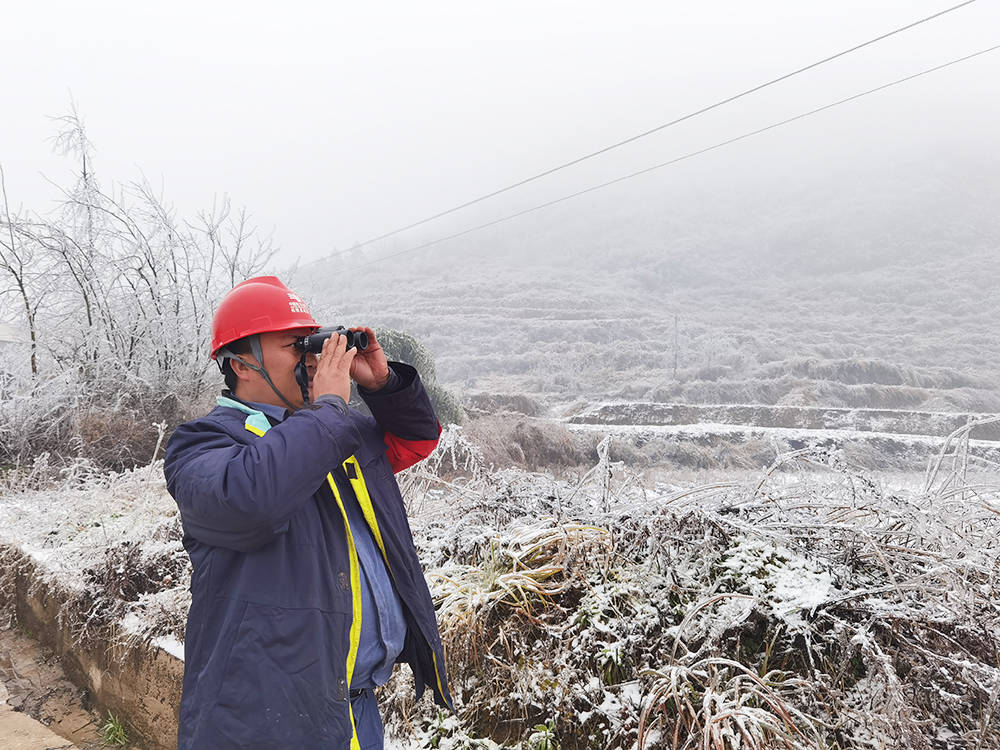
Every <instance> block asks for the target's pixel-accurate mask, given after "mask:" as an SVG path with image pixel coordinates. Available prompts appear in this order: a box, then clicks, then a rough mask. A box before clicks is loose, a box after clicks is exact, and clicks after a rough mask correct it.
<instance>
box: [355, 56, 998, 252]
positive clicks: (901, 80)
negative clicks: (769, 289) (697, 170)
mask: <svg viewBox="0 0 1000 750" xmlns="http://www.w3.org/2000/svg"><path fill="white" fill-rule="evenodd" d="M998 49H1000V44H998V45H995V46H993V47H989V48H987V49H984V50H980V51H979V52H973V53H972V54H971V55H966V56H965V57H960V58H958V59H956V60H952V61H950V62H946V63H943V64H941V65H936V66H934V67H933V68H927V69H926V70H922V71H920V72H919V73H913V74H912V75H908V76H906V77H904V78H899V79H897V80H895V81H891V82H890V83H885V84H883V85H881V86H877V87H875V88H873V89H868V90H867V91H862V92H861V93H860V94H854V95H853V96H849V97H847V98H846V99H840V100H839V101H835V102H832V103H830V104H826V105H824V106H822V107H817V108H816V109H811V110H809V111H808V112H803V113H802V114H799V115H795V116H794V117H789V118H788V119H786V120H781V121H780V122H775V123H772V124H771V125H767V126H765V127H763V128H759V129H757V130H753V131H751V132H749V133H744V134H743V135H738V136H736V137H735V138H730V139H729V140H726V141H722V142H721V143H716V144H715V145H714V146H708V147H707V148H702V149H699V150H698V151H692V152H691V153H688V154H684V155H683V156H678V157H677V158H675V159H670V160H669V161H665V162H661V163H660V164H654V165H653V166H651V167H646V168H645V169H640V170H639V171H637V172H631V173H629V174H626V175H623V176H621V177H616V178H615V179H613V180H608V181H607V182H602V183H601V184H599V185H594V186H592V187H589V188H585V189H584V190H579V191H577V192H575V193H571V194H570V195H564V196H563V197H561V198H556V199H555V200H550V201H547V202H545V203H540V204H538V205H537V206H532V207H531V208H526V209H524V210H522V211H518V212H517V213H513V214H509V215H507V216H504V217H501V218H499V219H494V220H493V221H488V222H486V223H485V224H479V225H478V226H475V227H471V228H469V229H464V230H462V231H461V232H455V233H454V234H449V235H448V236H446V237H440V238H438V239H436V240H431V241H430V242H424V243H423V244H421V245H417V246H416V247H411V248H407V249H406V250H400V251H399V252H396V253H391V254H390V255H384V256H382V257H380V258H375V259H373V260H371V261H369V262H367V263H361V264H358V265H356V266H353V268H355V269H357V268H365V267H366V266H371V265H375V264H376V263H381V262H382V261H384V260H389V259H390V258H398V257H399V256H400V255H406V254H408V253H415V252H417V251H418V250H424V249H426V248H429V247H433V246H434V245H439V244H440V243H442V242H447V241H448V240H454V239H457V238H459V237H464V236H465V235H467V234H472V233H473V232H478V231H480V230H483V229H487V228H489V227H493V226H496V225H497V224H503V223H504V222H508V221H511V220H513V219H517V218H519V217H521V216H525V215H526V214H530V213H534V212H536V211H541V210H542V209H543V208H549V207H550V206H555V205H556V204H559V203H564V202H566V201H568V200H572V199H573V198H579V197H580V196H581V195H586V194H587V193H593V192H595V191H597V190H601V189H603V188H606V187H610V186H611V185H617V184H618V183H619V182H625V180H631V179H632V178H633V177H639V176H640V175H644V174H648V173H649V172H653V171H655V170H657V169H663V168H664V167H669V166H671V165H673V164H678V163H679V162H682V161H687V160H688V159H692V158H694V157H696V156H700V155H702V154H707V153H708V152H709V151H715V150H716V149H720V148H722V147H723V146H729V145H731V144H733V143H737V142H739V141H744V140H746V139H748V138H752V137H754V136H757V135H760V134H761V133H766V132H768V131H769V130H774V129H775V128H780V127H782V126H783V125H788V124H789V123H793V122H796V121H798V120H802V119H805V118H806V117H811V116H813V115H816V114H819V113H820V112H825V111H826V110H828V109H833V108H834V107H839V106H840V105H842V104H847V103H848V102H853V101H855V100H856V99H860V98H862V97H865V96H869V95H871V94H875V93H877V92H879V91H885V90H886V89H888V88H892V87H893V86H898V85H900V84H902V83H906V82H907V81H912V80H914V79H916V78H920V77H921V76H925V75H928V74H930V73H935V72H937V71H939V70H944V69H945V68H950V67H951V66H952V65H958V64H959V63H962V62H966V61H967V60H972V59H973V58H976V57H979V56H981V55H985V54H987V53H989V52H995V51H996V50H998Z"/></svg>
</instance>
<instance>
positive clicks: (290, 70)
mask: <svg viewBox="0 0 1000 750" xmlns="http://www.w3.org/2000/svg"><path fill="white" fill-rule="evenodd" d="M954 4H956V2H949V0H945V1H944V2H941V1H940V0H938V1H937V2H929V1H927V0H918V1H915V2H878V3H872V2H859V1H856V0H845V2H841V3H835V4H831V3H824V4H819V3H802V2H777V1H772V2H761V3H753V4H750V3H737V2H715V3H710V4H700V5H698V6H692V5H691V4H688V3H664V2H648V3H627V2H626V3H616V4H614V5H613V6H612V5H611V4H607V3H598V2H548V3H528V2H505V3H495V4H490V5H486V4H478V3H460V2H450V3H440V2H433V3H420V4H414V3H400V2H389V3H380V4H360V5H359V4H356V3H355V4H347V3H334V4H328V5H326V6H322V7H320V6H316V5H315V4H313V3H286V4H284V5H283V6H282V8H281V11H280V13H279V14H275V9H274V6H273V5H265V4H263V3H245V2H241V3H233V2H224V3H223V2H215V3H193V2H187V1H185V2H175V3H171V4H169V5H162V6H160V7H159V8H157V9H156V10H150V9H149V8H148V7H144V6H142V5H138V4H134V3H108V2H95V3H90V4H80V3H69V2H47V1H45V0H43V1H41V2H38V3H34V4H27V3H20V4H18V6H17V7H7V8H5V12H4V21H3V25H2V27H0V56H2V57H0V60H2V65H3V69H4V73H5V75H4V78H5V84H6V85H5V87H4V98H3V117H2V120H0V165H2V166H3V168H4V170H5V172H6V182H7V191H8V194H9V197H10V200H11V202H12V208H16V207H17V206H23V207H25V208H26V209H30V210H35V211H39V212H45V211H46V210H49V209H51V207H52V206H53V205H54V201H55V200H56V199H57V198H58V192H57V190H56V189H55V188H54V187H53V186H52V185H50V184H49V183H48V182H47V181H46V179H45V178H49V179H51V180H54V181H56V182H57V183H60V184H67V183H68V175H69V169H70V168H71V166H72V165H70V164H69V163H68V162H67V161H66V160H64V159H63V158H61V157H58V156H57V155H54V154H53V153H52V150H51V141H50V139H51V136H52V135H53V134H54V133H55V125H54V124H53V123H52V122H51V121H50V120H49V119H48V118H49V117H51V116H56V115H60V114H64V113H65V112H67V111H68V109H69V103H70V97H71V96H72V99H73V100H74V101H75V102H76V105H77V107H78V110H79V112H80V114H81V115H82V117H83V119H84V121H85V123H86V125H87V129H88V134H89V136H90V139H91V140H92V141H93V143H94V145H95V146H96V149H97V153H96V168H97V174H98V178H99V179H101V180H102V181H103V183H104V185H105V187H108V186H109V184H110V183H112V182H127V181H131V180H135V179H138V178H140V177H141V176H142V175H145V177H146V178H147V179H149V180H150V181H151V182H152V183H153V184H154V185H156V186H157V187H162V191H163V195H164V197H165V198H166V199H167V200H168V201H169V202H171V203H173V204H174V205H175V206H176V207H177V209H178V211H179V213H180V214H181V215H182V216H187V217H191V216H193V214H194V213H195V212H196V211H198V210H202V209H206V208H208V207H210V206H211V204H212V201H213V199H214V198H215V197H217V196H222V195H224V194H227V195H229V196H230V197H231V198H232V200H233V202H234V204H236V205H245V206H247V208H248V209H249V210H250V212H251V214H252V215H253V217H254V218H255V220H256V223H257V224H258V225H259V226H260V227H261V228H262V229H263V230H265V231H270V230H273V233H274V239H275V241H276V242H277V243H278V244H279V245H280V246H281V247H282V248H283V250H282V254H281V256H280V260H283V261H285V262H290V261H292V260H293V259H295V258H297V257H299V258H301V259H302V260H304V261H305V260H311V259H314V258H317V257H320V256H322V255H324V254H325V253H328V252H330V251H331V250H332V249H334V248H345V247H348V246H350V245H351V244H352V243H354V242H358V241H363V240H366V239H368V238H370V237H372V236H375V235H378V234H381V233H383V232H386V231H388V230H390V229H394V228H396V227H397V226H401V225H403V224H407V223H409V222H411V221H414V220H417V219H420V218H423V217H424V216H425V215H428V214H431V213H435V212H436V211H438V210H441V209H442V208H447V207H450V206H451V205H453V204H455V203H460V202H463V201H465V200H468V199H469V198H471V197H475V196H476V195H479V194H481V193H484V192H489V191H490V190H492V189H495V188H497V187H499V186H501V185H504V184H507V183H509V182H512V181H516V180H518V179H520V178H523V177H525V176H527V175H528V174H531V173H534V172H537V171H540V170H542V169H545V168H547V167H550V166H553V165H555V164H558V163H560V162H563V161H566V160H568V159H571V158H574V157H576V156H578V155H581V154H583V153H586V152H589V151H592V150H594V149H596V148H600V147H601V146H604V145H606V144H608V143H610V142H613V141H616V140H619V139H621V138H624V137H627V136H629V135H632V134H634V133H636V132H639V131H642V130H646V129H648V128H650V127H654V126H656V125H657V124H659V123H662V122H665V121H667V120H670V119H673V118H675V117H678V116H680V115H683V114H686V113H687V112H689V111H692V110H695V109H698V108H700V107H702V106H705V105H706V104H709V103H711V102H714V101H716V100H718V99H721V98H724V97H726V96H729V95H731V94H733V93H736V92H738V91H740V90H743V89H746V88H749V87H751V86H753V85H756V84H759V83H761V82H763V81H765V80H768V79H770V78H773V77H776V76H778V75H780V74H783V73H785V72H788V71H790V70H792V69H794V68H797V67H800V66H802V65H805V64H807V63H810V62H813V61H815V60H817V59H819V58H821V57H824V56H826V55H829V54H832V53H834V52H838V51H840V50H841V49H844V48H846V47H849V46H852V45H854V44H857V43H859V42H862V41H865V40H867V39H869V38H871V37H873V36H876V35H878V34H881V33H884V32H886V31H889V30H891V29H893V28H896V27H898V26H901V25H904V24H906V23H909V22H912V21H915V20H917V19H918V18H921V17H923V16H926V15H929V14H931V13H933V12H935V11H938V10H942V9H944V8H946V7H949V6H950V5H954ZM997 43H1000V2H996V0H979V2H977V3H974V4H973V5H971V6H968V7H966V8H962V9H960V10H957V11H955V12H954V13H951V14H948V15H947V16H945V17H943V18H941V19H938V20H935V21H932V22H930V23H927V24H924V25H922V26H920V27H918V28H916V29H914V30H911V31H907V32H904V33H903V34H901V35H899V36H896V37H893V38H892V39H889V40H886V41H885V42H882V43H880V44H878V45H876V46H874V47H872V48H869V49H866V50H863V51H861V52H859V53H855V54H854V55H852V56H850V57H848V58H845V59H842V60H838V61H835V62H833V63H830V64H828V65H825V66H823V67H822V68H820V69H818V70H815V71H811V72H809V73H807V74H804V75H802V76H800V77H798V78H796V79H795V80H792V81H788V82H784V83H782V84H779V85H777V86H775V87H773V88H771V89H769V90H767V91H766V92H762V93H761V94H759V95H755V96H754V97H753V98H752V99H747V100H743V101H740V102H738V103H736V104H734V105H730V106H728V107H726V108H723V109H721V110H718V111H716V112H713V113H711V114H710V115H709V116H705V117H699V118H697V119H695V120H692V121H691V122H688V123H685V124H684V125H683V126H681V127H678V128H672V129H670V130H667V131H665V132H662V133H659V134H657V135H655V136H653V137H651V138H648V139H645V140H644V141H642V142H641V143H638V144H634V145H632V146H629V147H626V148H624V149H620V150H619V151H616V152H614V153H613V154H609V155H608V156H606V157H604V158H602V159H599V160H595V161H594V162H593V163H588V164H586V165H581V167H580V168H578V169H574V170H572V171H568V172H567V173H565V174H560V175H558V176H557V177H556V178H553V179H551V180H546V181H545V182H543V183H540V184H537V185H533V186H531V188H530V189H528V190H524V191H518V192H517V193H516V194H513V195H510V196H505V197H504V198H503V199H502V200H498V201H496V202H493V203H491V204H489V205H488V206H482V207H479V208H477V209H476V211H474V212H470V213H469V214H466V215H464V216H459V217H454V218H452V219H451V220H449V221H448V222H445V223H442V224H441V225H438V226H440V228H441V230H442V231H448V230H452V229H455V228H460V227H461V226H462V225H463V222H466V221H467V222H470V223H471V222H475V221H478V220H481V219H483V218H487V219H488V218H489V217H491V216H494V215H502V214H503V213H505V212H508V211H510V210H517V209H519V208H522V207H524V206H526V205H530V204H531V203H532V202H535V201H541V200H546V199H549V198H551V197H555V196H557V195H560V194H562V193H563V192H571V191H572V190H576V189H579V188H580V187H584V186H587V185H589V184H592V183H594V182H599V181H602V180H604V179H608V178H610V177H614V176H617V175H619V174H623V173H625V172H628V171H631V170H633V169H637V168H642V167H643V166H647V165H648V164H651V163H655V162H658V161H663V160H665V159H668V158H672V157H674V156H677V155H680V154H682V153H685V152H686V151H689V150H693V149H696V148H701V147H704V146H707V145H711V144H712V143H714V142H716V141H718V140H724V139H726V138H729V137H732V136H734V135H739V134H740V133H742V132H745V131H747V130H752V129H754V128H757V127H761V126H763V125H766V124H768V123H770V122H773V121H776V120H780V119H782V118H784V117H788V116H791V115H794V114H797V113H799V112H801V111H805V110H807V109H809V108H812V107H816V106H820V105H823V104H826V103H828V102H830V101H834V100H836V99H839V98H842V97H845V96H849V95H851V94H854V93H856V92H858V91H861V90H863V89H867V88H871V87H873V86H876V85H880V84H882V83H885V82H887V81H890V80H893V79H895V78H899V77H902V76H904V75H907V74H910V73H913V72H916V71H918V70H920V69H923V68H925V67H930V66H932V65H936V64H939V63H942V62H946V61H948V60H950V59H952V58H956V57H960V56H962V55H965V54H969V53H971V52H974V51H977V50H979V49H982V48H985V47H988V46H992V45H994V44H997ZM998 80H1000V52H997V53H992V54H991V55H989V56H986V57H983V58H980V59H978V60H975V61H972V62H969V63H965V64H963V65H961V66H957V67H955V68H952V69H950V70H948V71H944V72H941V73H937V74H934V75H932V76H928V77H926V78H924V79H921V80H919V81H916V82H913V83H910V84H906V85H904V86H902V87H898V88H895V89H893V90H891V91H889V92H885V93H884V94H880V95H876V97H873V98H870V99H867V100H865V101H863V102H857V103H852V104H850V105H846V106H845V107H842V108H839V109H838V110H836V111H834V112H830V113H826V114H825V115H823V116H821V117H820V118H816V119H815V120H811V121H809V122H805V123H801V124H796V125H792V126H790V127H789V128H786V129H784V130H781V131H775V132H774V133H771V134H768V135H767V136H764V137H762V138H760V139H758V140H755V141H752V142H747V143H744V144H740V145H738V146H735V147H732V148H731V149H729V150H728V151H727V152H726V153H725V154H722V153H717V154H715V155H712V156H711V157H707V158H705V159H704V160H702V161H701V162H698V163H692V164H689V165H687V166H686V167H685V169H686V170H689V171H688V172H687V174H688V175H689V176H691V177H692V178H697V179H698V180H700V181H705V180H709V181H710V180H712V179H719V180H721V181H727V182H730V181H732V180H734V179H740V177H741V176H745V175H749V174H754V173H759V172H765V171H766V172H777V173H784V172H787V173H795V171H796V170H801V169H809V170H822V169H824V165H830V166H831V167H832V166H836V167H837V168H838V169H842V168H843V166H844V164H845V162H850V161H851V160H857V161H858V162H859V163H870V162H872V161H873V160H878V159H879V158H881V155H882V154H883V153H885V152H886V151H892V150H895V151H901V150H902V151H908V152H909V153H910V154H911V155H916V156H917V157H919V155H920V154H922V153H927V155H928V157H929V158H935V159H940V158H942V154H943V155H944V157H945V158H947V153H948V150H949V149H950V148H955V147H961V148H964V149H969V148H973V149H976V148H979V149H987V150H990V151H992V152H993V153H996V152H997V150H998V149H997V146H1000V135H997V134H998V133H1000V104H998V101H997V100H998V97H997V96H996V82H997V81H998ZM635 189H642V188H641V185H640V186H638V187H636V188H635ZM437 228H438V227H437V226H430V227H425V228H423V229H422V230H421V232H418V233H413V234H412V235H410V236H412V237H413V238H414V239H415V240H417V239H423V238H426V237H428V236H432V235H433V234H434V232H435V231H436V229H437ZM407 239H408V238H400V240H398V242H402V243H403V244H405V242H406V241H407Z"/></svg>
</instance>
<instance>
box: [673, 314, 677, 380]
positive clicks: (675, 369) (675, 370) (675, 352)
mask: <svg viewBox="0 0 1000 750" xmlns="http://www.w3.org/2000/svg"><path fill="white" fill-rule="evenodd" d="M674 380H677V313H674Z"/></svg>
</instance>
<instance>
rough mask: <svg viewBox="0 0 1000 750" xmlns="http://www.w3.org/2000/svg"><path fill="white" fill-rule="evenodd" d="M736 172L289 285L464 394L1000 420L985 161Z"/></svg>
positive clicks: (996, 298) (592, 199)
mask: <svg viewBox="0 0 1000 750" xmlns="http://www.w3.org/2000/svg"><path fill="white" fill-rule="evenodd" d="M741 166H743V165H736V167H735V168H734V170H735V171H734V174H733V179H732V180H726V179H724V175H720V174H719V173H717V172H716V173H711V176H710V177H705V176H704V172H702V173H701V174H700V175H697V174H691V173H692V172H694V170H693V168H691V169H690V170H689V174H686V175H682V176H681V177H680V178H678V177H677V175H676V174H674V175H671V176H669V177H668V176H660V177H657V181H658V182H657V184H654V185H650V184H649V181H647V184H646V185H643V186H641V187H640V186H635V185H630V186H629V187H628V189H626V190H618V191H617V193H616V192H614V191H615V188H612V189H610V190H608V191H605V192H604V193H602V194H593V195H589V196H584V197H583V198H581V199H578V200H576V201H575V202H569V203H566V204H563V205H560V206H557V207H554V208H552V209H547V210H545V211H542V212H538V213H536V214H533V215H530V216H526V217H521V218H520V219H517V220H515V221H512V222H509V223H506V224H503V225H500V226H498V227H494V228H491V229H488V230H485V231H483V232H478V233H475V234H472V235H468V236H466V237H463V238H461V239H458V240H454V241H451V242H448V243H442V244H441V245H439V246H436V247H433V248H428V249H426V250H421V251H419V252H414V253H408V254H404V255H401V256H399V257H397V258H392V259H390V260H387V261H384V262H378V261H377V258H378V257H379V256H378V252H377V251H369V252H367V253H366V252H365V251H357V252H355V253H354V254H353V255H351V254H347V255H344V256H340V257H339V258H337V259H336V261H335V262H334V261H330V262H328V263H320V264H314V265H309V266H305V267H304V268H303V269H302V271H301V272H300V275H299V276H298V277H297V278H296V283H298V284H301V285H305V286H306V287H307V290H308V291H307V293H308V294H309V295H310V298H311V299H313V300H314V301H315V304H317V306H319V307H320V308H321V309H323V310H324V312H326V313H327V314H329V315H338V316H340V317H343V318H344V319H345V320H347V321H354V320H361V319H364V320H368V321H374V322H375V323H377V324H382V325H387V326H393V327H400V328H405V329H407V330H411V331H412V332H414V333H415V334H417V335H418V336H420V337H422V338H423V339H425V340H426V341H427V343H428V344H429V345H430V347H431V348H432V350H433V352H434V354H435V355H436V356H437V358H438V362H439V369H440V371H441V372H440V375H441V376H442V377H443V378H444V379H445V380H451V381H455V382H460V381H461V382H464V383H465V384H466V385H467V386H468V387H471V388H476V387H487V388H494V389H495V388H500V389H501V390H502V389H503V388H504V387H507V388H526V389H527V390H529V391H537V392H542V393H551V392H560V393H563V394H564V395H566V396H570V395H572V394H574V393H577V392H579V393H580V394H588V395H592V396H605V397H615V396H617V397H628V398H653V399H659V400H672V399H676V400H693V401H708V402H716V401H718V402H730V401H737V402H756V401H761V402H765V403H800V404H816V405H826V406H872V407H892V408H928V409H946V410H947V409H973V410H994V409H1000V395H998V394H1000V391H998V390H997V383H998V382H1000V380H998V376H1000V367H998V363H997V359H996V354H997V353H998V352H1000V335H998V333H997V326H996V320H997V316H998V313H1000V290H998V284H997V282H998V281H1000V265H998V262H997V261H998V252H1000V215H998V214H997V213H996V211H995V206H996V205H997V198H998V196H1000V177H998V175H1000V171H998V170H997V167H998V166H1000V163H998V159H997V157H996V156H995V155H994V154H992V153H989V152H980V153H976V152H975V149H974V148H970V147H969V144H964V145H963V146H962V147H957V148H955V149H953V151H952V152H951V153H949V154H947V155H946V156H935V157H930V158H927V157H926V156H925V155H924V154H923V153H913V152H909V153H906V152H902V153H899V152H897V153H895V154H892V155H890V156H889V157H887V158H885V159H883V160H881V161H878V162H874V163H870V164H865V163H861V162H853V163H836V164H827V165H826V168H825V169H816V168H813V169H806V170H804V171H802V172H795V171H794V170H793V169H792V168H789V167H787V166H785V167H782V168H780V169H777V170H775V171H773V172H771V173H769V174H763V175H759V176H756V177H752V176H749V175H750V173H749V172H748V171H742V170H739V167H741ZM471 223H473V222H470V224H471ZM455 225H456V226H457V225H458V224H457V222H456V223H455ZM444 233H446V232H442V234H444ZM425 236H432V235H430V233H429V232H427V233H426V235H425ZM416 244H419V242H418V243H416ZM399 247H400V245H399V244H397V245H396V248H399ZM403 248H404V249H405V246H403ZM392 251H393V250H392V249H389V250H388V252H392ZM396 251H397V252H398V250H396ZM382 252H387V251H386V250H383V251H382ZM369 264H370V265H369ZM355 266H357V268H358V270H357V271H356V272H353V271H351V269H352V268H353V267H355ZM675 316H676V319H677V330H676V334H675V330H674V325H675ZM675 335H676V346H675ZM675 350H676V360H677V366H678V367H677V372H676V374H675V371H674V364H675ZM505 378H506V380H505Z"/></svg>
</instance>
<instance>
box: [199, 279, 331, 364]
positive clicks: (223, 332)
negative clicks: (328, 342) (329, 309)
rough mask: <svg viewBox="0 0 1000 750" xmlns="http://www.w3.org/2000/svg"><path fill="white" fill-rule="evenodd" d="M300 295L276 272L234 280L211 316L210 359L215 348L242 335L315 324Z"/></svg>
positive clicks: (213, 356)
mask: <svg viewBox="0 0 1000 750" xmlns="http://www.w3.org/2000/svg"><path fill="white" fill-rule="evenodd" d="M319 327H320V326H319V323H317V322H316V321H315V320H313V316H312V315H311V314H310V313H309V308H308V307H306V303H305V302H303V301H302V299H301V297H299V295H297V294H296V293H295V292H293V291H292V290H291V289H289V288H288V287H287V286H285V285H284V284H282V283H281V282H280V281H279V280H278V278H277V277H276V276H258V277H257V278H254V279H247V280H246V281H244V282H243V283H242V284H237V285H236V286H234V287H233V289H232V291H230V292H229V294H227V295H226V296H225V297H224V298H223V300H222V302H221V303H220V304H219V308H218V309H217V310H216V311H215V318H213V320H212V359H215V355H216V354H217V353H218V351H219V349H221V348H222V347H224V346H226V345H227V344H231V343H233V342H234V341H236V340H237V339H241V338H243V337H244V336H252V335H253V334H255V333H267V332H268V331H288V330H291V329H293V328H319Z"/></svg>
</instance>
